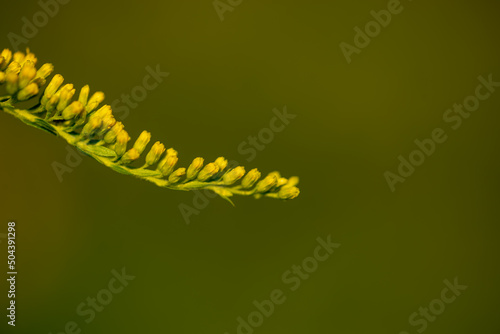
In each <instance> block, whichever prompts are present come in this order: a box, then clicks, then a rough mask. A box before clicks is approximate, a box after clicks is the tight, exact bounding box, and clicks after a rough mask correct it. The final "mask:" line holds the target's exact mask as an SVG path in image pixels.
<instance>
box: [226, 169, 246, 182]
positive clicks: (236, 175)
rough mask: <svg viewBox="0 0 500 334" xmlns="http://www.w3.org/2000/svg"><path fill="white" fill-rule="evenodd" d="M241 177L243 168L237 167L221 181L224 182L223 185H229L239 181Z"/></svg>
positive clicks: (243, 171) (243, 172)
mask: <svg viewBox="0 0 500 334" xmlns="http://www.w3.org/2000/svg"><path fill="white" fill-rule="evenodd" d="M243 175H245V167H243V166H238V167H236V168H233V169H231V170H230V171H229V172H227V173H226V174H224V176H223V177H222V181H224V184H227V185H231V184H233V183H235V182H236V181H238V180H239V179H241V178H242V177H243Z"/></svg>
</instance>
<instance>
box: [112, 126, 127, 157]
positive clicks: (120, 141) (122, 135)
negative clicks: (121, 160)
mask: <svg viewBox="0 0 500 334" xmlns="http://www.w3.org/2000/svg"><path fill="white" fill-rule="evenodd" d="M129 140H130V136H129V135H128V133H127V131H125V130H123V129H122V130H121V131H120V132H119V133H118V135H117V136H116V143H115V146H114V150H115V152H116V154H117V155H118V156H121V155H123V153H125V151H126V150H127V143H128V141H129Z"/></svg>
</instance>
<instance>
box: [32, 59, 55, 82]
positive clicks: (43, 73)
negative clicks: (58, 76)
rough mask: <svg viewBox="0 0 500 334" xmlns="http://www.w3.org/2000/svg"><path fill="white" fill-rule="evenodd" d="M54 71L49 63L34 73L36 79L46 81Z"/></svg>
mask: <svg viewBox="0 0 500 334" xmlns="http://www.w3.org/2000/svg"><path fill="white" fill-rule="evenodd" d="M53 71H54V65H52V64H50V63H46V64H43V65H42V67H40V68H39V69H38V71H37V72H36V76H37V77H38V78H43V79H46V78H47V77H48V76H49V75H50V74H51V73H52V72H53Z"/></svg>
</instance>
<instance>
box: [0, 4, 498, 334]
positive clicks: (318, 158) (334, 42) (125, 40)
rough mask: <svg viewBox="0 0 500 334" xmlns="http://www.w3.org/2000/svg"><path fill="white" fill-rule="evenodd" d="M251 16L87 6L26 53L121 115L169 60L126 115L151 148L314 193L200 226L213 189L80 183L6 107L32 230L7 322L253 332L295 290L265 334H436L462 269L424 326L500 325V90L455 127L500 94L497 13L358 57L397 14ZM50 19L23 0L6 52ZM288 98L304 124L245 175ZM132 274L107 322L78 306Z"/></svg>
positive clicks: (408, 17) (439, 8)
mask: <svg viewBox="0 0 500 334" xmlns="http://www.w3.org/2000/svg"><path fill="white" fill-rule="evenodd" d="M224 3H225V4H226V5H228V4H229V2H226V1H224ZM232 3H233V4H235V6H231V9H232V11H226V12H224V13H223V18H224V20H221V19H220V17H219V15H218V13H217V11H216V9H215V8H214V4H213V3H212V1H211V0H206V1H196V2H188V1H185V2H180V1H149V0H143V1H128V2H126V3H124V2H120V3H111V2H106V3H105V2H102V1H93V0H91V1H85V2H83V1H76V0H75V1H70V2H68V3H66V4H59V9H58V13H57V14H56V15H54V17H51V18H49V20H48V22H47V24H45V25H43V26H42V27H40V28H39V29H38V30H39V31H38V32H37V33H36V34H35V36H34V37H32V38H29V39H28V40H29V41H28V43H24V44H20V48H24V47H26V46H28V47H29V48H30V49H31V50H32V51H33V52H34V53H35V54H36V55H37V56H38V59H39V63H40V64H41V63H44V62H52V63H53V64H54V65H55V68H56V73H61V74H63V76H64V77H65V79H66V81H67V82H71V83H74V84H75V86H76V87H77V88H80V87H81V86H83V85H84V84H86V83H88V84H90V87H91V89H92V90H93V91H95V90H102V91H104V92H105V93H106V100H105V102H106V103H112V102H113V101H115V100H117V99H120V98H121V95H122V94H130V93H131V91H132V90H133V89H134V87H136V86H138V85H139V86H140V85H142V81H143V78H144V77H145V75H146V74H147V70H146V67H147V66H150V67H152V68H155V67H156V65H157V64H159V66H160V68H161V70H162V71H165V72H169V73H170V75H169V76H168V77H167V78H165V79H164V81H163V82H162V83H161V84H159V86H158V87H157V88H156V89H154V90H151V91H149V92H148V94H147V97H146V98H145V99H144V100H143V101H140V102H139V103H138V105H137V107H136V108H134V109H130V114H129V115H128V117H127V118H126V120H124V123H125V124H126V127H127V129H128V130H129V132H130V133H131V135H132V137H133V138H134V137H136V136H137V135H138V134H139V133H140V132H141V131H142V130H144V129H147V130H149V131H151V132H152V134H153V140H161V141H163V142H164V143H165V144H166V145H167V147H174V148H175V149H176V150H178V151H179V154H180V164H182V165H187V164H188V163H189V162H190V161H191V160H192V159H193V158H194V157H196V156H203V157H205V158H206V159H207V160H213V159H215V158H216V157H218V156H220V155H223V156H225V157H227V158H228V159H230V160H236V161H239V162H240V163H242V164H243V165H245V166H246V167H247V170H249V169H250V168H255V167H258V168H259V169H260V170H261V171H262V172H263V173H267V172H270V171H273V170H279V171H281V172H282V174H283V175H285V176H291V175H298V176H300V177H301V183H300V185H299V186H300V189H301V195H300V196H299V198H297V199H295V200H293V201H289V202H281V201H277V200H271V199H261V200H254V199H253V198H240V197H235V203H236V207H235V208H233V207H231V206H230V205H228V203H227V202H225V201H223V200H221V199H218V198H217V199H210V201H209V204H208V205H206V207H205V208H203V209H201V210H199V214H197V215H193V216H191V217H190V224H186V221H185V219H184V218H183V216H182V214H181V212H180V210H179V205H182V204H186V205H189V206H193V196H194V194H193V193H190V192H176V191H169V190H165V189H161V188H157V187H155V186H153V185H152V184H148V183H146V182H143V181H140V180H137V179H134V178H132V177H126V176H123V175H119V174H117V173H115V172H113V171H111V170H109V169H107V168H104V167H103V166H101V165H100V164H98V163H97V162H96V161H94V160H92V159H90V158H84V159H83V160H82V162H81V164H79V165H78V166H77V167H76V168H74V169H73V171H72V172H71V173H66V174H64V175H63V182H59V180H58V178H57V176H56V174H55V172H54V170H53V167H52V163H53V162H54V161H56V162H60V163H63V164H65V161H66V155H67V151H66V149H65V147H66V143H65V142H64V141H63V140H61V139H58V138H56V137H53V136H50V135H48V134H46V133H44V132H41V131H38V130H36V129H33V128H30V127H28V126H25V125H24V124H22V123H21V122H19V121H18V120H16V119H15V118H13V117H11V116H9V115H7V114H4V113H2V114H1V115H0V122H1V125H0V126H1V131H0V152H1V155H2V164H1V174H0V188H1V192H0V196H1V210H0V233H6V228H7V222H8V221H9V220H15V221H16V222H17V225H18V227H17V243H18V250H17V256H18V272H19V275H18V282H17V289H18V294H17V307H18V308H17V326H16V328H15V329H14V328H11V327H10V326H7V324H6V322H7V319H6V317H5V313H3V312H5V311H3V312H2V317H1V318H2V319H3V320H2V323H1V325H0V331H1V332H2V333H4V332H7V333H51V332H52V333H53V334H55V333H60V332H64V330H65V329H64V328H65V326H66V324H67V323H68V322H70V321H75V322H76V323H77V324H78V326H79V327H78V328H79V329H80V330H81V333H156V332H161V333H206V334H208V333H218V334H224V333H226V332H227V333H230V334H233V333H238V331H237V326H238V322H237V318H238V317H243V318H245V319H246V318H247V316H248V315H249V314H250V313H252V312H253V311H255V310H256V308H255V306H254V305H253V301H254V300H257V301H262V300H264V299H269V296H270V293H271V291H272V290H274V289H281V290H282V291H283V292H284V294H285V296H286V301H285V302H284V303H283V304H282V305H278V306H276V308H275V311H274V313H273V314H272V315H271V316H270V317H268V318H265V320H264V321H263V323H262V324H261V325H260V326H259V327H258V328H255V329H254V332H255V333H262V334H264V333H288V334H292V333H325V334H326V333H346V334H347V333H395V334H399V333H400V332H401V331H407V332H408V333H418V330H422V329H423V325H418V326H412V325H411V324H410V323H409V317H410V316H411V315H412V314H413V313H414V312H419V308H420V307H429V303H431V302H432V301H433V300H435V299H436V298H440V296H441V291H442V289H443V288H444V287H445V285H444V283H443V280H445V279H447V280H449V281H453V279H454V278H455V277H458V282H459V283H460V284H463V285H466V286H468V288H467V289H466V290H465V291H464V292H463V293H462V295H460V296H459V297H457V299H456V301H454V302H453V303H451V304H447V305H446V309H445V310H444V312H442V314H440V315H438V316H437V317H436V319H435V320H434V321H428V323H427V325H428V326H427V328H426V329H425V331H426V332H427V333H457V334H458V333H478V332H481V333H499V332H500V325H499V324H498V321H497V316H498V309H499V306H498V300H499V297H500V293H499V292H500V289H499V287H498V282H499V281H500V280H499V279H500V271H499V266H498V252H499V250H500V246H499V243H498V230H499V229H498V227H497V225H498V222H499V215H500V214H499V210H498V198H499V196H498V195H499V191H498V186H499V178H498V170H499V161H500V160H499V159H498V158H497V155H498V150H499V145H500V141H499V132H498V121H499V120H500V116H499V115H498V110H499V107H500V91H499V92H496V93H493V94H491V97H490V98H489V99H487V100H485V101H482V102H481V105H480V108H479V109H478V110H477V111H475V112H473V113H472V114H471V116H470V117H469V118H468V119H464V121H463V124H462V126H461V127H460V128H459V129H457V130H453V129H452V128H451V127H450V124H447V123H446V122H444V121H443V114H444V112H445V110H446V109H448V108H451V107H452V106H453V104H454V103H462V101H463V100H464V98H466V97H467V96H469V95H471V94H474V91H475V88H476V86H477V85H478V83H479V82H478V80H477V77H478V76H480V75H482V76H484V77H487V76H488V75H489V74H490V73H491V74H492V75H493V79H494V80H495V81H500V61H499V59H500V58H499V56H500V47H499V46H498V33H499V31H500V30H499V28H500V21H499V20H498V10H499V8H498V4H497V3H496V2H494V1H475V2H470V1H440V2H438V3H436V2H431V1H413V2H408V1H402V2H401V5H402V6H403V8H404V9H403V11H402V12H401V13H400V14H398V15H394V16H393V17H392V21H391V23H390V24H389V25H388V26H387V27H385V28H383V29H382V30H381V31H380V33H379V34H378V35H377V36H375V37H373V39H372V40H371V42H370V44H369V45H368V46H367V47H366V48H363V49H362V50H361V52H360V53H359V54H353V55H352V62H351V63H350V64H348V63H347V61H346V58H345V57H344V55H343V53H342V51H341V49H340V47H339V44H340V43H341V42H346V43H349V44H353V43H354V42H353V39H354V36H355V31H354V30H353V29H354V28H355V27H356V26H358V27H361V28H363V27H364V25H365V24H366V23H367V22H369V21H371V20H373V18H372V16H371V15H370V11H372V10H375V11H379V10H382V9H386V8H387V6H388V4H387V1H356V2H352V1H347V0H342V1H336V2H328V1H322V2H320V1H316V2H312V3H308V2H290V1H284V0H276V1H272V2H263V1H242V2H241V3H240V4H239V5H237V1H234V0H233V2H232ZM41 10H42V7H41V5H40V4H39V3H38V2H36V1H23V2H17V3H14V2H9V3H4V4H3V9H2V12H3V14H4V15H3V18H2V21H1V22H0V28H1V29H0V31H1V32H2V33H1V35H0V39H1V45H0V48H3V47H9V48H12V45H11V41H10V39H9V37H8V36H9V33H14V34H17V35H18V36H22V27H23V24H24V23H23V20H22V18H23V17H26V18H27V19H28V20H29V21H31V22H33V15H35V14H36V13H37V12H40V11H41ZM10 36H11V37H12V36H13V35H12V34H11V35H10ZM119 106H123V103H122V104H119ZM284 106H286V107H287V110H288V112H289V113H291V114H294V115H296V118H295V119H293V120H292V121H291V122H290V124H289V125H288V126H287V127H286V128H285V130H284V131H282V132H280V133H276V134H275V137H274V140H273V141H272V142H270V143H269V144H267V145H266V147H265V149H264V150H262V151H259V152H258V154H257V156H256V158H255V159H254V160H252V161H251V162H248V161H246V157H248V156H247V155H242V154H241V153H240V152H239V151H238V146H239V145H240V143H242V142H243V141H245V140H248V136H250V135H257V134H258V133H259V131H261V129H263V128H265V127H268V126H269V122H270V120H271V118H272V117H273V112H272V110H273V109H274V108H277V109H279V110H282V109H283V107H284ZM437 127H440V128H442V129H443V130H445V132H446V134H447V135H448V139H447V141H446V142H445V143H443V144H440V145H438V146H437V148H436V151H435V153H434V154H433V155H432V156H430V157H428V158H427V159H426V161H425V163H424V164H422V165H421V166H419V167H417V168H416V170H415V172H414V173H413V175H411V176H410V177H409V178H408V179H407V180H406V181H405V182H404V183H399V184H397V185H396V191H395V192H391V190H390V188H389V186H388V184H387V182H386V180H385V178H384V173H385V172H386V171H391V172H393V173H396V171H397V168H398V164H399V161H398V156H399V155H403V156H404V157H406V158H407V157H408V155H409V154H410V153H411V152H412V151H413V150H415V149H416V146H415V144H414V140H415V139H420V140H423V139H425V138H429V137H430V134H431V132H432V131H433V129H435V128H437ZM329 235H331V239H332V240H333V241H334V242H336V243H340V244H341V246H340V248H338V249H337V250H336V251H335V252H334V253H333V254H332V256H331V257H330V258H329V259H328V260H327V261H325V262H321V263H320V264H319V266H318V269H317V270H316V271H315V272H313V273H311V274H310V277H309V278H308V279H306V280H304V281H303V282H302V284H301V286H300V288H299V289H297V290H296V291H291V290H290V289H289V287H290V285H289V284H288V285H287V284H285V283H284V282H283V281H282V278H281V276H282V274H283V273H285V272H286V271H287V270H289V269H290V268H291V266H292V265H294V264H296V265H300V264H301V263H302V261H303V260H304V259H306V258H307V257H309V256H311V255H312V254H313V251H314V249H315V247H316V245H317V242H316V238H318V237H321V238H324V239H326V238H327V236H329ZM0 240H1V241H2V242H1V244H0V246H1V249H2V253H3V254H4V255H1V256H0V258H2V260H1V261H2V262H3V261H7V259H6V258H7V253H6V247H5V246H6V243H5V239H0ZM5 267H6V266H2V268H5ZM124 267H125V268H126V272H127V274H129V275H133V276H135V279H134V280H132V281H130V283H129V285H128V286H127V287H126V288H124V290H123V291H122V292H121V293H119V294H116V295H114V296H113V300H112V301H111V302H110V303H109V304H108V305H106V306H105V307H104V309H103V310H102V312H98V313H96V316H95V319H93V321H91V322H90V323H88V324H87V323H86V322H85V319H86V317H82V316H80V315H78V314H77V311H76V309H77V307H78V305H79V304H80V303H82V302H85V301H86V299H87V297H94V298H95V297H96V295H97V294H98V293H99V292H100V291H101V290H102V289H105V288H106V287H107V286H108V283H109V282H110V280H111V278H112V277H113V275H112V273H111V271H112V270H117V271H121V269H122V268H124ZM2 271H3V272H6V271H7V269H6V268H5V269H2ZM1 277H4V274H2V275H1ZM0 288H1V289H2V290H3V291H2V292H1V294H2V295H4V296H5V294H6V290H7V285H6V284H5V280H4V279H2V283H0ZM2 300H3V302H2V307H1V308H2V309H3V310H5V307H7V304H6V303H7V300H6V298H5V297H4V299H2ZM417 319H425V318H423V317H421V316H418V318H417ZM240 332H241V333H246V334H248V333H249V332H250V331H246V332H245V331H240Z"/></svg>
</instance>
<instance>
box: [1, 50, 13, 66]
mask: <svg viewBox="0 0 500 334" xmlns="http://www.w3.org/2000/svg"><path fill="white" fill-rule="evenodd" d="M0 57H1V58H2V61H1V62H0V70H2V71H3V70H5V69H6V68H7V66H8V65H9V63H10V61H11V60H12V51H10V50H9V49H3V50H2V53H0Z"/></svg>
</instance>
